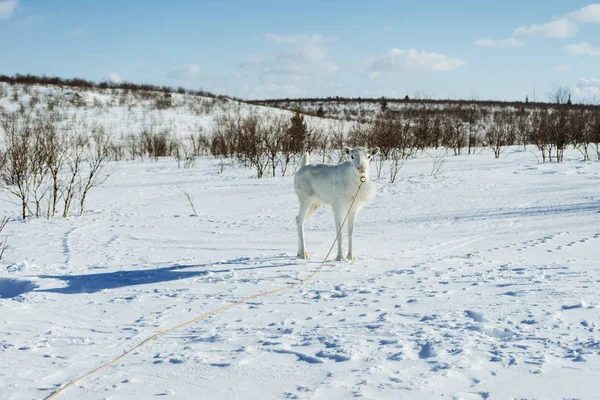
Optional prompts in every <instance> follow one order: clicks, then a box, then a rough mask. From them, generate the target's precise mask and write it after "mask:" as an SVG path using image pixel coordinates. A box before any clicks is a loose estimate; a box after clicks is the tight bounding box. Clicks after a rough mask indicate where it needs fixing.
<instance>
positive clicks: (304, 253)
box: [298, 251, 308, 259]
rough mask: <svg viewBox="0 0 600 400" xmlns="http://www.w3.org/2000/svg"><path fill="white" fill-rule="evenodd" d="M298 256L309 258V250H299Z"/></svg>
mask: <svg viewBox="0 0 600 400" xmlns="http://www.w3.org/2000/svg"><path fill="white" fill-rule="evenodd" d="M298 258H302V259H307V258H308V252H306V251H305V252H301V251H299V252H298Z"/></svg>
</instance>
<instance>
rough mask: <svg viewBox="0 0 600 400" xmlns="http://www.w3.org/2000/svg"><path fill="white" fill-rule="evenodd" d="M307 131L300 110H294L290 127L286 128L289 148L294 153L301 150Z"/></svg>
mask: <svg viewBox="0 0 600 400" xmlns="http://www.w3.org/2000/svg"><path fill="white" fill-rule="evenodd" d="M307 132H308V128H307V125H306V121H305V120H304V115H302V114H301V113H300V110H296V112H295V113H294V115H293V116H292V118H291V119H290V127H289V129H288V136H289V140H290V150H292V151H293V152H294V153H300V152H302V150H303V148H304V142H305V140H306V133H307Z"/></svg>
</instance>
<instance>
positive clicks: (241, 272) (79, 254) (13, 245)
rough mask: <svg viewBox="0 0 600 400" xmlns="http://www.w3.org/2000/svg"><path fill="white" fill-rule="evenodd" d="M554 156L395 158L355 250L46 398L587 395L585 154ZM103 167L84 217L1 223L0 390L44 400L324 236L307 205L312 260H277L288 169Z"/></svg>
mask: <svg viewBox="0 0 600 400" xmlns="http://www.w3.org/2000/svg"><path fill="white" fill-rule="evenodd" d="M565 160H566V162H565V163H564V164H538V163H537V162H536V159H535V156H534V155H533V154H531V153H529V152H521V151H519V150H518V149H517V148H511V149H510V150H509V151H508V152H507V153H505V154H504V156H503V158H502V159H500V160H494V159H493V156H492V154H491V153H490V152H488V151H484V152H482V153H481V154H478V155H471V156H467V155H464V156H458V157H446V158H445V164H444V166H443V168H442V173H441V174H439V175H437V176H430V171H431V170H432V165H433V161H432V159H428V158H426V157H421V158H418V159H415V160H410V161H409V162H408V163H407V164H406V165H405V166H404V167H403V169H402V170H401V173H400V174H401V177H400V179H399V181H398V182H397V183H396V184H393V185H390V184H388V183H386V182H385V181H379V182H376V186H377V192H378V193H377V196H376V198H375V199H374V200H373V201H372V202H371V203H369V204H368V205H367V206H366V207H365V208H364V209H363V210H362V211H361V213H360V215H359V216H358V218H357V227H356V231H355V239H356V241H355V255H356V256H357V257H358V258H359V260H357V261H343V262H333V261H329V262H327V263H326V265H325V267H324V269H323V270H322V272H320V273H319V274H318V275H317V276H316V277H315V278H314V280H312V281H310V282H309V283H307V284H306V285H305V286H301V287H297V288H294V289H290V290H287V291H284V292H281V293H277V294H273V295H269V296H266V297H262V298H259V299H256V300H253V301H250V302H249V303H246V304H242V305H238V306H235V307H233V308H231V309H229V310H226V311H224V312H222V313H219V314H217V315H215V316H212V317H210V318H208V319H206V320H203V321H200V322H198V323H196V324H193V325H191V326H188V327H186V328H183V329H181V330H177V331H174V332H170V333H168V334H166V335H165V336H162V337H160V338H159V339H157V340H155V341H153V342H150V343H148V344H147V345H146V346H145V347H143V348H141V349H140V350H139V351H138V352H136V353H135V354H133V355H130V356H128V357H126V358H125V359H123V360H121V361H119V362H118V363H117V364H116V365H114V366H111V367H109V368H107V369H105V370H103V371H100V372H98V373H97V374H95V375H93V376H91V377H88V378H86V379H85V380H84V381H83V382H81V383H78V384H77V385H75V386H74V387H71V388H69V389H68V390H66V391H65V392H64V393H63V394H62V395H60V396H58V398H60V399H145V398H155V396H159V397H160V398H162V397H164V398H174V399H271V398H273V399H281V398H290V399H347V398H352V397H362V398H365V399H398V398H402V399H442V398H443V399H465V400H466V399H510V398H518V399H521V398H527V399H534V398H535V399H560V398H581V399H594V398H599V397H598V396H599V395H598V393H599V392H598V387H599V386H598V382H599V377H600V334H599V329H600V325H599V324H600V318H599V317H600V309H599V308H598V304H599V302H600V294H599V291H598V284H599V283H600V274H599V271H600V265H599V264H600V224H599V219H600V214H599V211H600V186H599V184H600V163H598V162H593V163H583V162H580V161H579V157H578V154H577V153H576V152H573V151H571V152H568V153H567V154H566V156H565ZM116 167H117V168H116V170H115V172H114V174H113V175H112V177H111V178H110V179H109V180H108V181H107V183H106V184H105V185H103V186H102V187H99V188H96V189H95V190H94V192H93V193H92V194H90V198H89V200H88V210H89V211H87V212H86V214H85V215H84V216H83V217H73V218H69V219H61V218H56V219H53V220H46V219H37V220H35V219H33V220H30V221H29V222H26V223H23V222H20V221H18V220H13V221H11V222H9V224H8V225H7V226H6V228H5V231H4V232H2V234H6V235H8V236H9V240H8V248H7V250H6V252H5V254H4V257H3V259H2V261H0V297H1V298H0V357H1V360H2V362H0V393H2V396H1V397H2V398H3V399H7V400H8V399H31V398H43V397H45V396H48V395H49V394H50V393H52V392H53V391H54V390H56V389H57V388H59V387H60V386H61V385H64V384H65V383H67V382H69V381H70V380H72V379H74V378H77V377H79V376H81V375H83V374H85V373H87V372H89V371H91V370H93V369H95V368H96V367H98V366H99V365H101V364H103V363H104V362H106V361H109V360H112V359H113V358H115V357H117V356H119V355H121V354H122V353H123V352H124V351H126V350H128V349H130V348H132V347H134V346H135V345H137V344H138V343H140V342H141V341H143V340H145V339H146V338H148V337H150V336H152V335H153V334H155V333H157V332H159V331H161V330H163V329H167V328H170V327H172V326H175V325H178V324H180V323H183V322H186V321H188V320H191V319H193V318H195V317H196V316H198V315H200V314H203V313H205V312H207V311H210V310H212V309H214V308H217V307H220V306H222V305H225V304H229V303H231V302H233V301H235V300H237V299H240V298H243V297H246V296H248V295H251V294H254V293H257V292H260V291H263V290H268V289H274V288H277V287H280V286H284V285H287V284H290V283H294V282H298V281H299V280H301V279H303V278H305V277H307V276H308V275H309V274H310V273H312V271H314V270H315V269H316V268H317V267H318V265H319V263H320V261H321V259H322V258H323V257H324V255H325V253H326V251H327V249H328V248H329V246H330V245H331V241H332V240H333V237H334V234H335V233H334V228H333V226H334V223H333V217H332V214H331V210H330V209H328V208H323V209H322V210H320V211H319V212H318V213H317V214H316V215H315V216H314V217H313V218H312V219H311V220H309V221H308V222H307V226H306V238H307V247H308V251H309V253H310V254H311V257H312V258H311V259H310V260H306V261H305V260H297V259H296V258H295V254H296V251H297V249H296V230H295V224H294V217H295V215H296V212H297V200H296V197H295V194H294V190H293V184H292V182H293V178H292V177H291V176H288V177H283V178H282V177H277V178H266V179H262V180H257V179H254V178H253V176H254V173H253V172H252V171H249V170H247V169H243V168H238V167H229V168H228V169H226V170H225V173H224V174H223V175H219V174H218V173H217V172H218V170H219V167H218V165H217V162H216V161H214V160H212V159H209V158H202V159H198V160H197V162H196V167H195V168H193V169H187V170H185V169H177V166H176V163H175V161H174V160H172V159H164V160H160V161H158V162H145V163H139V162H136V163H131V162H129V163H127V162H122V163H119V164H118V165H116ZM372 168H373V169H374V167H372ZM371 176H375V171H371ZM177 186H179V187H181V189H183V190H185V191H186V192H188V193H189V194H190V195H191V197H192V198H193V201H194V204H195V207H196V209H197V211H198V215H191V213H192V210H191V207H190V206H189V204H188V202H187V199H186V197H185V196H184V195H183V193H182V192H181V191H180V190H179V189H178V188H177ZM0 207H2V209H1V210H0V211H2V214H4V215H17V214H18V210H17V207H16V206H12V205H10V204H9V203H7V202H2V203H0Z"/></svg>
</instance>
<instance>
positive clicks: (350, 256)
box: [346, 254, 356, 260]
mask: <svg viewBox="0 0 600 400" xmlns="http://www.w3.org/2000/svg"><path fill="white" fill-rule="evenodd" d="M346 259H348V260H356V257H354V256H353V255H352V254H348V257H346Z"/></svg>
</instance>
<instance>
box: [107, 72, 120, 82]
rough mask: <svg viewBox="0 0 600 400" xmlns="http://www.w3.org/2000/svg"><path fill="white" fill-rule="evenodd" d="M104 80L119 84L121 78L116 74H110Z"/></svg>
mask: <svg viewBox="0 0 600 400" xmlns="http://www.w3.org/2000/svg"><path fill="white" fill-rule="evenodd" d="M106 80H107V81H108V82H112V83H120V82H121V77H120V76H119V74H117V73H116V72H111V73H110V74H108V75H106Z"/></svg>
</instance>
